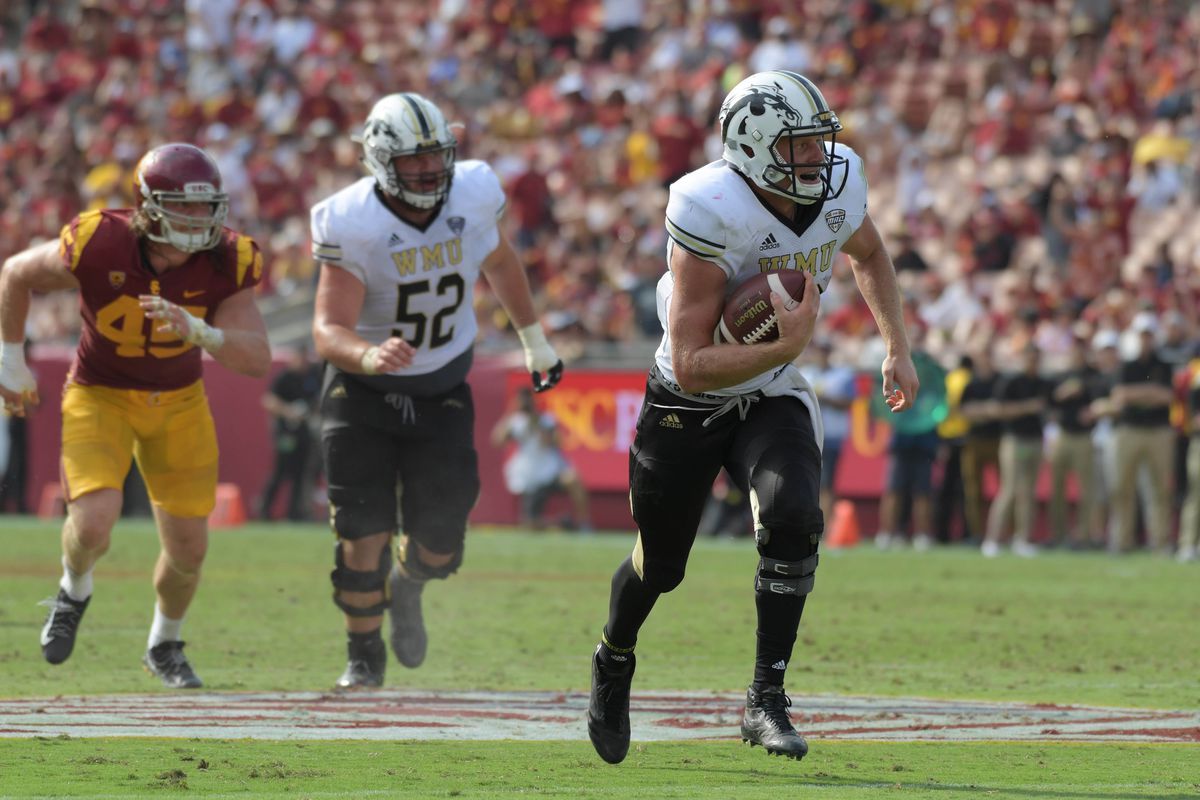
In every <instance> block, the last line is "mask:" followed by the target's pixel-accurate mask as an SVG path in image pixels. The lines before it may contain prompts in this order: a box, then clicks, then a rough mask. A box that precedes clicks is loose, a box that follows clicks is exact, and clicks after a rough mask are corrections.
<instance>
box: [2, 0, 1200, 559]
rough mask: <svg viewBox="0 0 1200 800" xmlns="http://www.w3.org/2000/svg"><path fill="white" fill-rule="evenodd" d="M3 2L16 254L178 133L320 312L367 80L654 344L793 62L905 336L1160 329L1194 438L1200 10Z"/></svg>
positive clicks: (1199, 273) (1076, 2) (1002, 336)
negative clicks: (674, 256) (822, 110)
mask: <svg viewBox="0 0 1200 800" xmlns="http://www.w3.org/2000/svg"><path fill="white" fill-rule="evenodd" d="M0 25H2V29H3V38H2V39H0V254H3V255H7V254H10V253H13V252H16V251H17V250H19V249H21V248H23V247H25V246H27V245H28V244H30V243H31V242H33V241H36V240H38V239H41V238H45V237H52V236H55V235H56V234H57V231H58V229H59V227H60V226H61V225H62V224H63V223H64V222H66V221H67V220H68V219H69V218H70V217H71V216H73V215H74V214H75V213H77V212H78V211H80V210H81V209H85V208H94V207H102V206H110V205H126V204H129V203H130V202H131V200H132V197H131V192H130V176H131V172H132V168H133V166H134V165H135V163H136V159H137V158H138V157H139V156H140V155H141V154H142V153H143V152H144V151H145V150H147V149H148V148H149V147H151V146H153V145H155V144H158V143H161V142H163V141H167V140H188V141H192V142H195V143H197V144H199V145H201V146H204V147H206V148H207V149H209V150H210V151H211V152H212V153H213V154H214V155H215V156H216V158H217V159H218V161H219V163H220V166H221V169H222V173H223V175H224V176H225V180H226V183H227V188H228V190H229V191H230V192H231V194H232V203H231V207H232V211H231V220H230V224H231V225H232V226H233V227H236V228H239V229H242V230H244V231H246V232H247V233H250V234H252V235H254V236H255V237H256V238H257V239H258V241H259V242H260V244H261V245H262V246H263V249H264V251H265V252H266V255H267V263H268V264H269V279H268V280H267V281H266V282H265V283H264V286H263V292H264V301H265V302H267V303H268V304H276V305H291V306H299V307H303V306H304V305H305V304H306V303H307V302H308V299H309V298H310V297H311V290H312V284H313V280H314V275H313V263H312V261H311V259H310V257H309V241H308V209H309V207H310V206H311V205H312V204H313V203H314V202H315V201H317V200H319V199H320V198H322V197H324V196H326V195H327V194H329V193H331V192H333V191H335V190H336V189H338V188H340V187H342V186H344V185H346V184H348V183H350V182H351V181H353V180H355V179H356V178H358V177H359V176H361V175H362V174H363V171H362V168H361V166H360V164H359V161H358V157H359V150H358V147H357V146H356V145H355V144H353V143H352V142H351V141H350V138H349V136H350V134H351V133H353V132H355V131H356V130H357V128H358V126H359V125H360V124H361V121H362V120H363V119H364V118H365V116H366V113H367V111H368V110H369V108H370V106H371V105H372V104H373V102H374V101H375V100H376V99H378V97H380V96H381V95H383V94H386V93H390V92H394V91H401V90H413V91H418V92H421V93H423V94H425V95H427V96H429V97H430V98H431V99H433V100H435V101H436V102H437V103H439V104H440V105H441V106H442V108H443V109H444V110H445V112H446V115H447V117H448V118H450V119H452V120H456V121H458V122H460V123H461V124H462V129H461V131H460V139H461V141H462V146H461V148H460V157H471V158H482V159H485V160H487V161H489V162H490V163H491V164H492V165H493V166H494V168H495V169H496V170H497V172H498V173H499V174H500V175H501V178H502V179H503V181H504V182H505V184H506V187H507V189H508V192H509V204H510V205H509V208H510V213H509V215H508V217H507V219H506V222H505V224H506V225H507V226H508V229H509V234H510V236H511V238H512V239H513V241H514V242H515V243H516V244H517V246H518V249H519V250H520V252H521V253H522V255H523V256H524V258H525V260H526V263H527V264H528V266H529V269H530V271H531V280H532V283H533V285H534V287H535V290H536V295H537V300H538V303H539V305H540V308H541V309H542V310H543V312H544V317H543V319H544V321H545V322H546V324H547V326H548V328H549V329H550V330H552V331H553V332H554V335H555V337H556V340H557V343H558V344H559V345H560V347H561V348H562V349H563V351H564V352H567V353H574V354H575V355H576V357H582V356H583V355H585V354H586V352H587V351H588V350H589V348H594V347H596V346H597V344H598V343H607V344H608V345H609V346H610V347H611V348H617V349H620V348H627V349H631V350H635V351H637V352H645V348H644V347H642V346H643V345H645V343H646V342H648V341H653V340H657V338H658V336H659V327H658V322H657V319H656V318H655V313H654V284H655V282H656V281H657V279H658V277H659V276H660V275H661V273H662V271H663V269H664V259H663V254H664V250H665V241H666V239H665V231H664V229H663V210H664V207H665V202H666V187H667V186H668V185H669V184H670V183H671V182H672V181H673V180H675V179H676V178H678V177H680V176H681V175H682V174H684V173H685V172H687V171H688V170H690V169H692V168H695V167H696V166H698V165H700V164H703V163H705V162H707V161H710V160H713V159H716V158H719V157H720V149H721V148H720V142H719V139H718V137H717V135H716V133H717V132H716V129H715V125H714V122H715V119H716V115H717V110H718V108H719V105H720V102H721V100H722V98H723V97H724V95H725V93H726V91H727V90H728V89H729V88H731V87H732V86H733V85H734V84H735V83H736V82H737V81H739V80H740V79H741V78H742V77H744V76H745V75H747V74H749V73H751V72H755V71H760V70H764V69H773V68H786V69H791V70H795V71H798V72H801V73H804V74H806V75H808V76H809V77H811V78H812V79H814V80H815V81H816V82H817V84H818V85H819V86H820V87H821V89H822V90H823V92H824V94H825V96H826V98H827V99H828V100H829V102H830V104H831V106H832V107H833V108H834V109H835V110H836V111H837V112H838V114H839V116H840V118H841V120H842V123H843V124H844V126H845V128H846V131H845V134H844V135H843V136H842V140H843V141H845V142H847V143H849V144H850V145H851V146H853V147H854V148H855V149H856V150H857V151H858V152H859V153H860V154H861V155H862V156H863V157H864V158H865V161H866V164H867V170H868V177H869V179H870V183H871V200H870V202H871V211H872V214H873V216H874V217H875V219H876V222H877V223H878V224H879V227H880V229H881V230H882V231H883V233H884V235H885V238H886V240H887V242H888V244H889V246H890V248H891V250H892V255H893V258H894V259H895V261H896V265H897V268H898V270H899V272H900V276H901V283H902V287H903V291H904V296H905V301H906V311H907V316H908V323H909V331H910V336H911V337H912V339H913V341H914V344H915V346H916V347H918V348H919V349H921V350H922V351H923V352H926V353H928V354H930V356H931V357H932V358H933V359H934V360H935V361H936V362H938V363H939V364H940V365H941V366H942V367H943V368H944V369H945V370H954V369H956V368H959V367H962V366H963V365H964V364H966V363H967V362H966V361H964V358H967V359H968V360H970V362H971V363H978V362H979V361H980V360H983V361H986V362H987V363H988V364H989V365H991V364H994V367H995V369H996V370H997V371H999V372H1001V373H1008V372H1013V373H1016V372H1020V371H1021V370H1022V369H1023V368H1024V365H1025V362H1026V360H1027V357H1026V354H1027V353H1028V352H1029V351H1030V348H1031V347H1032V348H1034V349H1036V351H1037V352H1038V355H1039V363H1038V370H1039V371H1040V373H1041V374H1043V375H1051V374H1060V373H1062V372H1063V371H1069V370H1072V369H1075V368H1076V367H1077V366H1078V361H1079V359H1080V358H1082V359H1083V361H1084V362H1086V363H1088V364H1092V363H1093V362H1094V361H1095V359H1096V358H1097V357H1101V358H1102V357H1103V356H1098V353H1099V351H1100V350H1104V349H1107V345H1108V344H1111V343H1112V342H1113V341H1115V342H1116V343H1117V344H1116V348H1115V352H1116V353H1117V354H1118V356H1119V358H1125V359H1132V358H1135V357H1136V356H1137V355H1138V354H1139V352H1141V347H1142V344H1143V342H1144V340H1145V338H1146V335H1147V329H1148V328H1149V327H1150V322H1147V320H1149V321H1152V322H1153V326H1152V327H1153V330H1152V331H1151V332H1150V333H1149V335H1150V336H1151V337H1152V338H1153V346H1154V348H1155V350H1156V351H1157V352H1158V353H1160V355H1161V357H1162V358H1163V359H1164V360H1165V361H1166V362H1167V363H1169V365H1170V367H1171V369H1172V382H1173V384H1172V385H1173V386H1174V388H1175V390H1176V400H1178V401H1179V402H1178V403H1176V405H1175V407H1174V410H1173V412H1172V417H1171V421H1172V425H1173V426H1174V430H1175V432H1176V434H1177V437H1178V438H1179V440H1180V441H1181V442H1183V443H1186V441H1187V438H1188V436H1189V434H1190V426H1189V416H1190V414H1189V413H1188V412H1187V404H1186V403H1185V402H1182V401H1183V400H1184V399H1185V395H1186V391H1185V384H1186V383H1187V381H1188V380H1190V372H1189V371H1188V370H1189V369H1190V361H1191V359H1192V357H1193V356H1194V355H1195V352H1194V351H1195V347H1194V345H1195V343H1196V341H1197V335H1198V333H1200V331H1198V330H1197V320H1198V319H1200V315H1198V314H1197V303H1198V300H1200V269H1198V267H1200V225H1195V224H1194V223H1193V220H1194V212H1195V209H1196V205H1197V198H1198V194H1200V148H1198V147H1197V144H1198V140H1200V115H1198V113H1197V104H1198V101H1200V48H1197V46H1196V42H1197V41H1200V4H1196V3H1192V2H1188V0H890V1H889V0H686V1H684V2H676V1H675V0H522V1H521V2H517V1H516V0H428V2H407V1H403V2H391V3H377V2H372V1H371V0H10V2H7V3H4V4H3V6H2V10H0ZM835 269H836V272H835V278H834V280H833V282H832V283H831V284H830V288H829V290H828V291H827V292H826V294H825V295H824V297H823V299H822V307H823V308H822V322H821V327H822V330H823V331H824V333H825V335H826V336H827V337H828V340H829V341H828V349H829V350H831V354H830V357H831V359H832V361H834V362H835V363H839V364H843V365H845V364H853V365H860V364H861V365H872V364H873V365H877V363H878V361H877V358H876V352H877V347H878V345H877V338H876V336H875V330H874V325H873V323H872V322H871V318H870V315H869V313H868V311H867V309H866V308H865V305H864V304H863V303H862V301H861V299H860V298H859V296H858V293H857V291H856V289H855V287H854V285H853V276H852V274H851V272H850V270H849V269H848V267H847V266H846V265H845V264H844V263H843V264H839V265H838V266H837V267H835ZM479 298H480V299H479V301H478V309H477V311H478V314H479V316H480V318H481V321H482V323H483V324H482V331H483V334H482V341H481V347H484V348H486V347H488V346H489V345H491V344H500V343H502V342H505V341H506V339H507V337H508V332H506V330H505V326H506V321H505V319H504V317H503V315H502V314H501V313H500V311H499V304H498V303H497V302H496V301H495V300H494V298H493V297H491V296H490V294H489V293H488V292H487V291H486V287H485V290H484V291H482V292H481V293H480V295H479ZM1139 315H1141V316H1139ZM1138 319H1141V320H1143V322H1141V323H1139V326H1135V325H1134V323H1135V320H1138ZM1135 327H1137V329H1136V330H1135ZM77 329H78V314H77V311H76V307H75V301H74V299H73V298H56V297H46V298H41V299H39V301H38V304H37V309H36V312H35V314H34V315H33V316H32V319H31V331H30V335H31V337H32V338H33V339H34V340H35V341H37V342H48V341H62V342H70V341H72V339H73V337H74V336H75V335H76V333H77ZM294 330H295V331H300V332H303V330H304V328H303V326H297V327H295V328H294ZM299 335H302V333H301V334H297V336H299ZM1101 345H1104V347H1102V346H1101ZM506 346H511V345H506ZM639 348H640V349H639ZM1118 360H1119V359H1118ZM871 368H872V369H874V368H875V366H872V367H871ZM1109 418H1110V419H1114V420H1116V421H1119V420H1120V409H1117V410H1116V411H1115V412H1113V411H1111V410H1110V413H1109ZM1047 419H1049V420H1050V421H1051V422H1055V423H1057V422H1060V420H1058V419H1057V418H1055V417H1053V415H1048V416H1047ZM1180 447H1181V449H1180V456H1179V459H1178V464H1179V465H1180V466H1179V467H1178V469H1177V470H1176V472H1177V473H1178V475H1177V476H1176V480H1175V482H1174V483H1173V486H1174V489H1175V492H1176V493H1177V494H1178V496H1179V497H1182V496H1183V493H1184V492H1185V490H1186V488H1187V482H1186V480H1185V477H1186V476H1185V471H1184V467H1183V466H1182V465H1183V464H1184V463H1185V461H1184V457H1183V455H1182V453H1183V452H1184V451H1183V449H1182V445H1181V446H1180ZM981 526H982V523H979V524H977V525H976V526H975V527H976V528H979V527H981ZM977 535H979V536H982V533H981V532H977Z"/></svg>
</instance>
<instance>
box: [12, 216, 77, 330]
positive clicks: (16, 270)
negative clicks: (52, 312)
mask: <svg viewBox="0 0 1200 800" xmlns="http://www.w3.org/2000/svg"><path fill="white" fill-rule="evenodd" d="M58 248H59V244H58V240H57V239H54V240H51V241H49V242H43V243H42V244H39V245H35V246H34V247H31V248H29V249H28V250H25V251H23V252H20V253H18V254H17V255H15V256H12V257H11V258H9V259H8V260H6V261H5V262H4V266H3V267H0V338H2V339H3V340H4V341H6V342H23V341H25V321H26V319H28V317H29V300H30V297H31V295H32V293H33V292H52V291H55V290H58V289H78V288H79V281H78V280H76V279H75V276H74V275H72V274H71V272H70V271H68V270H67V269H66V267H64V266H63V262H62V257H61V256H60V255H59V250H58Z"/></svg>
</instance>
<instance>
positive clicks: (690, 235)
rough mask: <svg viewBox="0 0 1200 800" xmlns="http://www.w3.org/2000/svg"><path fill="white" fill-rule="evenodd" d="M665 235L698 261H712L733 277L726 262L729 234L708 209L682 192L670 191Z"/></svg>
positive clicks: (730, 267)
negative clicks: (699, 259) (698, 259)
mask: <svg viewBox="0 0 1200 800" xmlns="http://www.w3.org/2000/svg"><path fill="white" fill-rule="evenodd" d="M666 226H667V235H668V236H670V237H671V241H672V242H674V243H675V244H676V245H677V246H679V247H682V248H683V249H684V250H686V251H688V252H689V253H691V254H692V255H694V256H696V257H697V258H702V259H704V260H705V261H711V262H713V263H714V264H716V265H717V266H718V267H720V268H721V270H722V271H723V272H724V273H725V277H727V278H731V277H733V273H734V271H735V270H734V267H733V266H732V265H731V264H730V263H729V260H728V244H729V242H728V239H729V236H728V232H727V231H726V229H725V224H724V222H723V221H722V220H721V218H720V217H718V216H717V214H716V213H715V212H714V211H713V210H712V209H710V208H708V207H706V206H704V205H702V204H700V203H698V202H696V201H695V200H694V199H692V198H691V197H689V196H688V195H686V194H683V193H681V192H676V191H672V192H671V196H670V198H669V199H668V200H667V219H666Z"/></svg>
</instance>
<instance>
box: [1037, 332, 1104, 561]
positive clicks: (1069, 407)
mask: <svg viewBox="0 0 1200 800" xmlns="http://www.w3.org/2000/svg"><path fill="white" fill-rule="evenodd" d="M1069 359H1070V362H1069V365H1068V367H1067V369H1066V370H1065V371H1064V372H1063V373H1061V374H1060V375H1058V376H1056V377H1055V378H1054V379H1053V380H1052V381H1051V383H1050V400H1049V408H1050V412H1051V414H1052V416H1053V417H1054V419H1055V420H1056V421H1057V423H1058V437H1057V438H1056V439H1055V440H1054V444H1053V445H1052V446H1051V449H1050V530H1051V533H1052V535H1053V536H1054V542H1055V544H1064V543H1065V544H1067V545H1069V546H1070V547H1072V548H1080V547H1084V546H1086V545H1088V544H1089V543H1090V540H1091V538H1092V534H1093V532H1095V533H1098V532H1099V530H1100V528H1098V527H1094V524H1095V513H1094V510H1093V509H1094V508H1095V503H1094V501H1093V497H1092V490H1093V481H1092V476H1093V473H1094V470H1095V461H1096V450H1095V447H1094V446H1093V444H1092V429H1093V428H1095V427H1096V416H1095V414H1094V413H1093V412H1092V409H1091V404H1092V401H1093V400H1095V399H1096V398H1097V397H1099V396H1100V392H1101V391H1102V390H1101V387H1100V382H1099V381H1100V373H1099V372H1098V371H1097V370H1096V368H1095V367H1093V366H1091V365H1090V364H1088V362H1087V350H1086V342H1085V341H1083V340H1080V339H1075V340H1074V341H1073V342H1072V343H1071V351H1070V354H1069ZM1068 475H1074V476H1075V483H1076V485H1077V487H1078V489H1079V495H1078V498H1077V500H1078V502H1077V503H1076V506H1075V523H1074V525H1070V526H1068V524H1067V510H1068V509H1067V507H1068V504H1069V503H1068V498H1067V476H1068Z"/></svg>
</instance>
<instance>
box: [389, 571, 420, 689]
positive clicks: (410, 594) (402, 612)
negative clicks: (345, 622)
mask: <svg viewBox="0 0 1200 800" xmlns="http://www.w3.org/2000/svg"><path fill="white" fill-rule="evenodd" d="M424 588H425V581H414V580H412V579H410V578H407V577H405V576H404V575H401V574H400V572H399V571H398V570H396V569H395V568H393V569H392V574H391V575H389V576H388V610H389V612H391V617H392V637H391V638H392V652H394V653H395V654H396V658H397V659H398V660H399V661H400V663H401V664H403V665H404V666H406V667H408V668H410V669H412V668H415V667H419V666H421V664H422V662H424V661H425V648H426V647H427V646H428V644H429V637H428V636H426V635H425V620H424V618H423V617H422V616H421V591H422V590H423V589H424Z"/></svg>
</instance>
